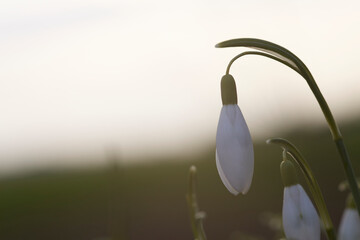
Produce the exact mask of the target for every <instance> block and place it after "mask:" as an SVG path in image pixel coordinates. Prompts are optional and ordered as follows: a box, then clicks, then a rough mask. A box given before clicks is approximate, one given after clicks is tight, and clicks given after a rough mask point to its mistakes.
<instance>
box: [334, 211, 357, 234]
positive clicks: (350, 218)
mask: <svg viewBox="0 0 360 240" xmlns="http://www.w3.org/2000/svg"><path fill="white" fill-rule="evenodd" d="M338 239H339V240H357V239H360V217H359V214H358V212H357V210H356V209H354V208H346V209H345V211H344V213H343V216H342V218H341V222H340V227H339V235H338Z"/></svg>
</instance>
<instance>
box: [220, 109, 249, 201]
mask: <svg viewBox="0 0 360 240" xmlns="http://www.w3.org/2000/svg"><path fill="white" fill-rule="evenodd" d="M216 166H217V169H218V172H219V175H220V178H221V180H222V182H223V184H224V185H225V187H226V188H227V189H228V190H229V192H231V193H232V194H234V195H238V194H239V193H242V194H246V193H247V192H248V191H249V189H250V185H251V182H252V177H253V172H254V149H253V144H252V140H251V136H250V132H249V128H248V127H247V125H246V122H245V119H244V117H243V115H242V113H241V111H240V108H239V106H238V105H237V104H231V105H224V106H223V107H222V109H221V113H220V119H219V124H218V128H217V134H216Z"/></svg>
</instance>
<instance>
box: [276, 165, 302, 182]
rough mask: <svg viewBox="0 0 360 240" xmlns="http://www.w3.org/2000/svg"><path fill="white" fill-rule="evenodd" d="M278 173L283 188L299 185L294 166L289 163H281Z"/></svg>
mask: <svg viewBox="0 0 360 240" xmlns="http://www.w3.org/2000/svg"><path fill="white" fill-rule="evenodd" d="M280 172H281V178H282V181H283V183H284V185H285V187H290V186H293V185H296V184H298V183H299V180H298V178H297V174H296V169H295V166H294V164H293V163H292V162H291V161H289V160H286V161H282V162H281V164H280Z"/></svg>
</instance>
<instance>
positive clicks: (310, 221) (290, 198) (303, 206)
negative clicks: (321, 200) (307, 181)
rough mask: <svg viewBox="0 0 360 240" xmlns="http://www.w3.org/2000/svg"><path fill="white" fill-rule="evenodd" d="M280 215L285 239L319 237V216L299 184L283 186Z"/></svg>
mask: <svg viewBox="0 0 360 240" xmlns="http://www.w3.org/2000/svg"><path fill="white" fill-rule="evenodd" d="M282 215H283V227H284V232H285V235H286V238H287V239H298V240H319V239H320V220H319V216H318V214H317V212H316V210H315V208H314V205H313V204H312V202H311V200H310V199H309V197H308V196H307V194H306V192H305V191H304V189H303V188H302V186H301V185H300V184H296V185H293V186H290V187H285V188H284V202H283V213H282Z"/></svg>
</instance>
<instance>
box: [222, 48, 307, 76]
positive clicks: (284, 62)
mask: <svg viewBox="0 0 360 240" xmlns="http://www.w3.org/2000/svg"><path fill="white" fill-rule="evenodd" d="M245 55H260V56H264V57H268V58H271V59H273V60H275V61H278V62H280V63H282V64H285V65H286V66H288V67H289V68H291V69H293V70H294V71H295V72H297V73H299V74H300V75H301V76H302V73H301V72H300V71H299V69H298V68H297V67H296V66H293V65H292V64H291V63H289V62H287V61H285V60H283V59H281V58H278V57H276V56H273V55H270V54H267V53H263V52H258V51H247V52H243V53H240V54H238V55H236V56H235V57H234V58H233V59H231V60H230V62H229V64H228V66H227V68H226V74H229V72H230V67H231V65H232V64H233V63H234V62H235V61H236V60H237V59H238V58H241V57H243V56H245Z"/></svg>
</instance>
